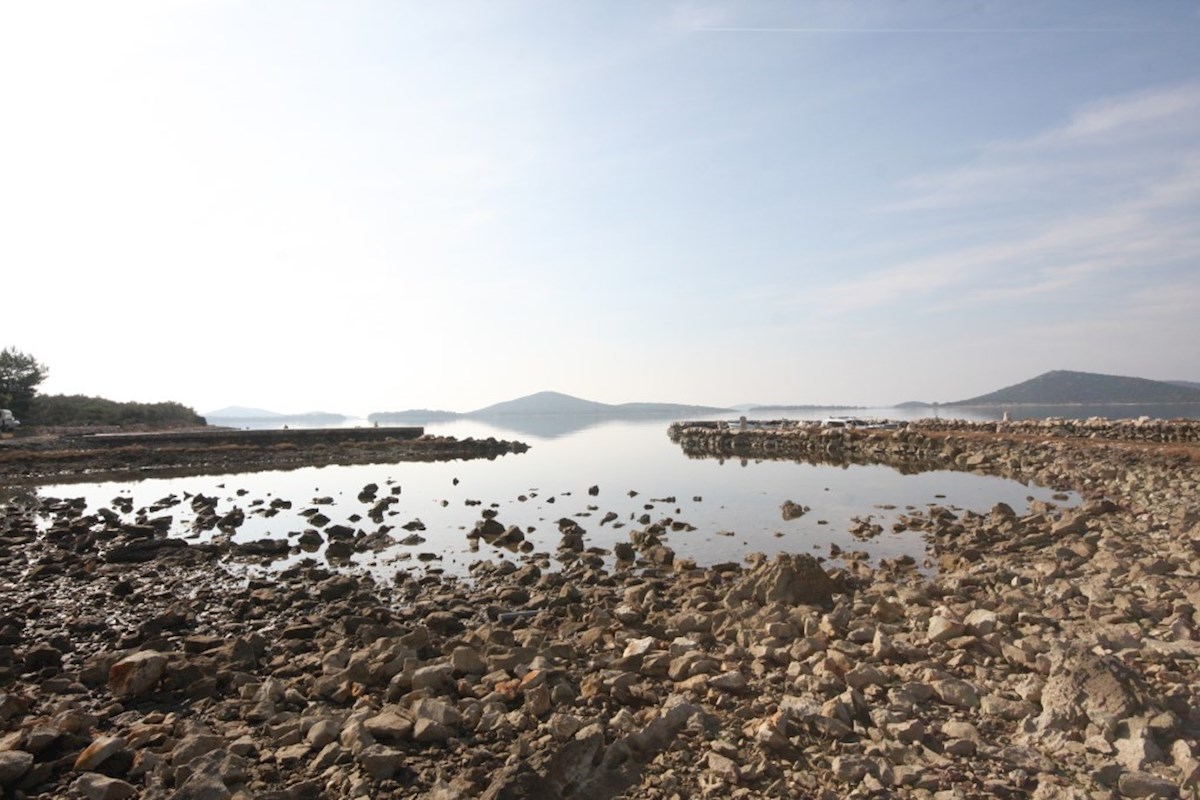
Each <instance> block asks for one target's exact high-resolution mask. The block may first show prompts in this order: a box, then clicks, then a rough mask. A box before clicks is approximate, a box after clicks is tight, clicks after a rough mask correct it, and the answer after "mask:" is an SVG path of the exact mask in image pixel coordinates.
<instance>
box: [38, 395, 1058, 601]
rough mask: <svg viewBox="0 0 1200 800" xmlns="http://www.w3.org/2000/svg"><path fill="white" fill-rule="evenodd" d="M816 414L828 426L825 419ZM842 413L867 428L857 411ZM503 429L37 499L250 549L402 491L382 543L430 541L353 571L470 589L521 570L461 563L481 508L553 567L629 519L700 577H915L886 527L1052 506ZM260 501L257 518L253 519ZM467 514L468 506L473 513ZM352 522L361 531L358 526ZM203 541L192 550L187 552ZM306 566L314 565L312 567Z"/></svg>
mask: <svg viewBox="0 0 1200 800" xmlns="http://www.w3.org/2000/svg"><path fill="white" fill-rule="evenodd" d="M814 413H819V414H820V415H821V416H824V415H826V414H828V413H830V412H825V411H823V412H814ZM850 413H853V414H855V415H857V416H872V415H876V412H874V411H870V410H862V409H856V410H854V411H852V412H850ZM887 414H888V415H890V416H892V417H893V418H895V417H896V416H897V414H896V412H895V411H894V410H887ZM878 415H879V416H883V415H884V412H883V411H880V412H879V413H878ZM576 422H578V420H576ZM509 423H510V424H511V426H512V427H509V428H505V427H500V426H498V425H491V424H486V423H482V422H478V421H454V422H451V423H446V424H436V425H435V424H431V425H427V426H426V429H427V431H428V432H429V433H435V434H443V435H453V436H457V437H460V438H465V437H467V436H474V437H476V438H485V437H488V436H495V437H496V438H508V439H512V438H520V439H521V440H523V441H525V442H527V443H528V444H530V445H531V447H530V450H529V451H528V452H526V453H523V454H517V455H507V456H503V457H501V458H497V459H495V460H492V461H488V460H471V461H452V462H444V463H401V464H382V465H363V466H330V467H308V468H302V469H297V470H290V471H271V472H253V473H242V474H236V475H222V476H208V477H205V476H201V477H186V478H170V479H155V478H151V479H146V480H141V481H116V482H105V483H96V484H77V483H76V484H64V485H48V486H43V487H40V489H39V492H40V494H41V495H42V496H51V497H63V498H65V497H85V498H86V499H87V501H88V503H89V507H90V508H91V509H92V510H95V508H96V507H98V506H108V505H110V504H111V503H112V500H113V499H114V498H115V497H129V498H132V499H133V504H134V507H135V509H137V508H143V507H146V506H149V505H150V504H152V503H154V502H156V501H158V500H160V499H162V498H165V497H167V496H170V495H175V496H177V497H180V498H182V497H184V496H185V493H186V494H189V495H191V494H196V493H203V494H205V495H209V496H216V497H217V498H219V503H218V506H217V511H218V513H222V514H223V513H225V512H227V511H230V510H232V509H234V508H235V507H237V508H241V509H242V510H243V511H244V512H245V513H246V520H245V523H244V524H243V525H242V526H241V527H240V528H239V529H238V532H237V534H236V536H235V537H234V540H235V541H249V540H255V539H261V538H267V537H288V536H289V535H295V534H296V533H298V532H300V531H302V530H304V529H306V528H309V527H311V526H310V525H309V523H308V521H307V519H306V518H305V517H302V516H300V514H299V512H300V511H303V510H304V509H306V508H316V507H318V506H316V505H315V504H314V500H316V499H317V498H325V497H331V498H333V500H334V502H333V503H332V504H331V505H320V506H319V508H320V510H321V512H322V513H323V514H325V515H326V516H328V517H329V518H330V519H331V523H332V524H337V523H340V524H345V525H350V526H352V527H354V528H357V529H361V530H363V531H364V532H366V533H372V532H374V531H376V530H377V529H378V527H379V526H378V525H376V524H374V523H372V522H371V520H370V519H369V518H367V517H366V512H367V510H368V509H369V508H370V505H371V504H370V503H363V502H360V501H359V500H358V499H357V495H358V494H359V492H360V491H361V490H362V488H363V487H364V486H365V485H366V484H368V483H377V484H379V486H380V491H379V496H380V497H383V496H386V495H388V494H389V493H390V492H391V489H392V487H399V491H400V493H399V495H398V498H399V502H398V503H396V504H395V505H393V506H392V507H391V512H392V513H391V514H389V515H388V516H387V517H385V519H384V524H386V525H390V526H393V529H392V530H391V531H390V533H391V535H392V536H394V537H396V538H397V539H399V538H402V537H404V536H407V535H408V533H409V532H408V531H406V530H403V529H401V527H400V526H401V525H403V524H405V523H409V522H412V521H414V520H419V521H420V522H421V524H423V525H424V527H425V529H424V530H422V531H416V532H417V533H418V534H419V535H420V536H422V537H424V538H425V540H426V541H425V542H423V543H421V544H417V545H411V546H410V545H395V546H392V547H390V548H388V549H387V550H384V551H382V552H380V553H377V554H376V553H373V554H364V555H359V556H356V557H355V563H356V564H358V565H361V566H363V567H367V568H370V569H372V570H374V571H376V572H378V573H380V574H381V575H382V576H383V577H388V575H389V573H391V572H393V571H395V570H397V569H427V568H433V569H441V570H444V571H445V572H446V573H451V574H465V573H466V570H467V567H468V566H469V564H470V563H471V562H472V561H473V560H475V559H478V558H491V559H515V558H519V556H518V555H517V554H514V553H510V552H508V551H505V550H502V549H498V548H494V547H492V546H490V545H487V544H485V543H482V542H481V543H479V545H478V550H477V551H476V552H473V551H472V549H471V543H470V541H469V540H468V538H467V535H466V534H467V532H468V531H469V530H470V529H471V528H473V526H474V524H475V522H476V521H477V520H479V519H480V518H481V511H482V510H483V509H485V508H494V510H495V511H496V512H497V520H498V521H499V522H501V523H503V524H504V525H506V526H508V525H517V526H520V527H521V528H522V529H523V530H526V531H527V534H526V535H527V538H528V540H529V541H531V542H533V544H534V545H535V548H536V551H538V552H545V553H549V554H551V555H553V553H554V552H555V549H556V547H557V545H558V541H559V539H560V535H559V532H558V526H557V524H556V523H557V521H558V520H559V519H560V518H563V517H570V518H572V519H575V520H576V521H577V522H578V523H579V524H580V525H581V526H582V527H583V529H584V531H585V543H586V545H587V546H596V547H601V548H605V549H611V548H612V546H613V545H614V544H615V543H617V542H619V541H626V540H627V538H628V534H629V532H630V531H631V530H634V529H636V528H640V527H641V525H640V524H639V523H637V521H636V520H637V518H639V517H641V516H642V515H643V514H648V515H649V516H650V518H651V519H652V520H654V521H658V520H661V519H663V518H665V517H669V518H671V519H674V520H678V521H681V522H686V523H689V524H690V525H692V526H694V527H695V530H693V531H679V532H675V533H671V534H670V535H669V536H668V537H667V538H666V542H667V544H669V545H670V546H671V547H672V548H673V549H674V550H675V551H676V553H677V555H678V556H680V557H691V558H695V559H696V560H697V562H699V563H701V564H712V563H717V562H723V561H738V560H741V559H742V558H744V557H745V555H746V554H748V553H751V552H756V551H758V552H765V553H775V552H779V551H792V552H801V551H803V552H813V553H815V554H817V555H821V554H827V553H828V552H829V548H830V545H831V544H837V545H839V546H840V547H842V548H843V549H847V550H853V549H859V550H866V551H867V552H869V553H870V554H871V556H872V557H874V558H880V557H891V556H897V555H901V554H908V555H912V556H914V557H915V558H917V559H918V561H921V560H923V558H924V552H925V548H924V542H923V541H922V540H921V538H920V537H919V536H918V535H914V534H912V533H899V534H897V533H892V532H891V522H893V521H894V520H895V518H896V515H898V514H900V513H903V512H904V511H905V510H906V508H925V507H926V506H928V505H930V504H938V505H945V506H951V507H955V508H960V509H973V510H977V511H981V512H986V511H987V510H988V509H990V508H991V507H992V505H994V504H995V503H997V502H1005V503H1008V504H1009V505H1011V506H1012V507H1013V508H1015V509H1017V511H1018V512H1021V511H1023V510H1025V509H1027V508H1028V503H1029V501H1030V500H1031V499H1035V498H1036V499H1039V500H1051V496H1052V492H1050V491H1049V490H1046V489H1043V488H1039V487H1033V486H1024V485H1022V484H1019V483H1017V482H1015V481H1009V480H1003V479H999V478H989V477H983V476H979V475H972V474H966V473H958V472H928V473H923V474H919V475H902V474H900V473H899V472H896V471H895V470H892V469H890V468H888V467H883V466H867V467H862V466H854V467H849V468H841V467H833V466H814V465H810V464H798V463H793V462H781V461H747V462H741V461H738V460H736V459H735V460H726V461H724V462H722V461H719V460H716V459H692V458H688V457H687V456H685V455H684V454H683V452H682V451H681V450H680V449H679V447H678V446H677V445H675V444H674V443H672V442H671V441H670V439H669V438H668V437H667V425H668V422H667V421H665V420H639V421H599V420H591V421H589V423H590V424H587V425H584V426H579V425H574V424H566V423H564V422H563V421H562V420H559V421H557V422H554V421H549V420H541V421H538V420H525V421H522V422H518V421H515V420H510V421H509ZM364 424H365V423H364ZM519 431H523V432H519ZM537 431H541V433H538V432H537ZM592 486H596V487H598V493H597V494H596V495H595V496H591V495H589V494H588V489H589V487H592ZM274 498H282V499H287V500H291V501H292V503H293V507H292V509H291V510H289V511H283V512H281V513H279V514H278V515H277V516H274V517H270V518H268V517H266V516H262V515H260V514H258V513H256V509H261V508H263V507H265V505H266V504H269V502H270V501H271V500H272V499H274ZM256 500H257V501H262V502H263V505H261V506H255V505H254V503H255V501H256ZM787 500H791V501H793V502H795V503H799V504H802V505H806V506H809V507H810V509H811V510H810V511H809V513H808V514H806V515H805V516H803V517H801V518H800V519H796V520H791V521H785V520H784V519H783V517H782V514H781V511H780V506H781V504H782V503H784V501H787ZM1073 500H1074V498H1072V499H1071V500H1069V501H1067V503H1069V502H1072V501H1073ZM476 501H478V503H479V505H475V504H474V503H475V502H476ZM884 506H891V507H892V508H885V507H884ZM608 512H612V513H615V514H616V515H617V519H616V520H615V521H614V522H610V523H608V524H605V525H602V524H601V520H602V518H603V517H604V516H605V514H606V513H608ZM158 513H161V514H173V515H174V517H175V529H176V530H177V531H183V532H186V531H187V530H188V529H189V526H190V523H191V520H192V518H193V514H192V512H191V508H190V505H189V504H188V503H186V502H185V503H182V504H179V505H176V506H174V507H173V508H170V509H167V510H165V511H162V512H158ZM355 515H358V516H360V517H361V519H358V520H355V519H354V516H355ZM132 516H133V515H130V518H131V519H132ZM867 516H870V517H872V518H873V520H874V521H876V522H879V523H880V524H882V525H883V526H884V529H885V532H884V533H883V534H882V535H880V536H879V537H877V538H875V539H873V540H870V541H867V542H862V541H859V540H857V539H855V538H854V537H853V536H851V535H850V533H849V532H848V529H849V527H850V526H851V524H852V519H853V518H854V517H860V518H862V517H867ZM615 523H624V527H622V528H616V527H614V525H615ZM210 535H211V534H200V535H197V536H196V539H197V540H203V539H205V538H208V536H210ZM421 553H426V554H434V555H436V556H437V560H433V561H430V562H427V563H426V562H420V561H419V560H418V554H421ZM316 557H318V558H320V557H321V554H320V553H319V552H318V553H317V554H316ZM278 563H279V562H277V564H276V565H277V566H278Z"/></svg>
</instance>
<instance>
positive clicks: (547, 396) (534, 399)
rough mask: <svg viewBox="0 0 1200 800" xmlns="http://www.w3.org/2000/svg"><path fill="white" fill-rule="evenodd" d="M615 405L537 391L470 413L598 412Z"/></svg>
mask: <svg viewBox="0 0 1200 800" xmlns="http://www.w3.org/2000/svg"><path fill="white" fill-rule="evenodd" d="M610 408H613V406H608V405H605V404H604V403H597V402H594V401H592V400H583V399H581V398H578V397H572V396H571V395H569V394H562V393H561V392H537V393H536V394H531V395H527V396H525V397H518V398H517V399H515V400H505V401H504V402H502V403H495V404H493V405H490V406H487V407H485V408H479V409H476V410H474V411H472V412H470V413H469V414H468V416H472V417H489V416H495V415H497V414H598V413H600V412H602V411H604V410H606V409H610Z"/></svg>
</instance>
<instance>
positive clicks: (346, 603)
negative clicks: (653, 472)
mask: <svg viewBox="0 0 1200 800" xmlns="http://www.w3.org/2000/svg"><path fill="white" fill-rule="evenodd" d="M689 435H690V434H689ZM697 435H698V434H697ZM782 438H790V437H782ZM809 438H814V439H815V438H819V437H809ZM828 438H829V439H833V438H836V437H828ZM739 441H743V443H745V442H746V441H749V440H741V439H739ZM839 441H840V443H841V447H840V448H833V451H834V452H841V453H846V452H852V453H854V454H856V457H857V454H863V455H862V457H864V458H865V457H867V454H869V453H871V452H877V453H880V454H885V455H886V454H892V455H891V456H890V457H891V458H893V459H894V460H896V461H897V462H899V461H901V460H903V459H910V460H918V461H921V462H925V461H929V462H933V463H939V464H941V465H943V467H946V466H957V467H959V468H970V469H980V470H990V471H995V472H998V473H1000V472H1005V471H1008V473H1009V474H1014V475H1028V476H1039V477H1041V478H1045V479H1046V480H1049V481H1052V482H1053V483H1054V485H1057V486H1060V487H1061V488H1063V489H1073V490H1075V491H1078V492H1079V493H1080V494H1081V495H1082V496H1083V497H1084V498H1085V500H1084V502H1082V503H1081V504H1080V505H1079V506H1078V507H1076V508H1069V509H1061V508H1055V507H1053V506H1052V505H1050V504H1045V503H1043V504H1038V505H1035V507H1034V508H1033V509H1031V511H1030V512H1029V513H1028V514H1025V515H1018V514H1016V513H1014V511H1013V510H1012V509H1011V508H1009V507H1007V506H1004V505H1002V504H1001V505H997V506H995V507H994V508H992V509H988V510H979V511H968V512H960V513H955V512H953V511H951V510H949V509H945V508H939V507H930V508H928V509H927V510H924V511H921V512H911V513H909V514H908V515H906V524H907V525H908V526H909V527H911V528H913V529H916V530H921V531H923V532H924V534H925V536H926V537H927V539H928V542H929V546H930V549H931V551H932V553H933V554H934V555H935V556H936V557H937V559H938V562H939V566H940V569H939V571H938V573H937V575H936V576H934V577H932V578H929V577H926V576H923V575H921V574H920V573H919V572H918V571H917V570H916V568H915V565H914V564H913V563H912V562H911V560H906V559H897V560H884V561H882V562H880V563H878V564H870V563H868V562H867V561H865V560H863V559H859V558H855V557H853V555H852V556H851V557H849V558H848V559H847V561H846V564H845V567H844V568H841V569H838V570H832V571H830V570H826V569H824V568H823V567H822V566H821V565H820V564H819V563H818V562H817V560H816V559H814V558H812V557H811V556H808V555H794V556H793V555H783V556H779V557H778V558H776V559H773V560H767V559H765V558H751V559H748V561H747V563H746V564H744V565H739V564H725V565H717V566H713V567H710V568H703V569H701V568H697V567H696V566H695V564H694V563H692V562H690V561H689V560H687V559H685V558H681V557H678V556H677V555H676V554H674V553H672V552H671V551H670V550H669V548H666V547H665V545H663V544H662V543H661V542H660V541H659V540H658V539H657V537H656V536H655V530H656V526H657V525H660V523H655V524H652V525H649V526H647V527H646V528H644V529H641V530H634V531H632V532H631V533H630V543H629V546H628V547H627V548H625V551H624V552H623V553H618V555H619V556H620V557H621V559H622V560H620V561H618V562H617V564H616V566H614V567H608V566H607V565H608V564H609V563H610V562H609V561H607V560H606V559H605V558H604V554H603V553H600V552H596V551H595V550H593V549H591V548H587V547H586V541H587V531H586V530H583V529H582V528H580V527H579V526H578V525H573V526H568V527H569V530H564V531H563V545H564V547H563V549H562V550H561V551H560V553H559V558H560V560H561V569H560V570H558V571H547V570H544V569H541V568H539V567H538V566H537V565H535V564H533V563H524V564H518V563H514V562H512V561H505V562H502V563H499V564H493V563H486V562H485V563H484V564H482V565H480V566H478V567H477V568H476V569H475V570H474V579H473V581H472V582H470V583H467V582H455V581H451V580H444V579H439V578H437V577H435V576H426V577H413V576H411V575H409V574H408V573H399V574H398V575H397V576H396V579H395V581H394V582H393V583H389V584H376V583H373V582H372V581H371V579H369V578H367V577H364V576H356V575H349V574H341V573H336V572H332V571H330V570H328V569H326V568H324V567H322V566H318V565H316V564H302V565H299V566H295V567H293V568H290V569H288V570H286V571H284V572H282V573H279V574H278V575H275V576H273V577H272V578H271V579H270V580H265V579H258V578H251V579H249V580H246V579H239V578H238V577H236V576H235V575H233V574H231V572H229V571H228V569H227V565H226V564H225V562H224V561H223V560H222V558H221V554H220V553H219V552H218V551H217V550H216V549H214V548H212V547H209V546H197V545H190V546H189V545H180V546H173V547H170V548H167V547H163V548H159V549H156V550H155V551H154V552H153V553H152V554H151V555H150V556H148V557H147V558H146V559H144V560H138V561H135V562H132V563H129V562H127V561H125V560H123V559H121V558H114V552H115V553H122V552H124V550H123V549H121V548H123V547H125V546H127V545H128V544H129V542H128V541H127V539H128V538H129V537H137V536H141V537H144V536H145V535H147V532H146V531H126V530H122V529H114V528H112V527H111V526H107V525H106V524H105V521H104V519H103V517H102V516H98V515H89V514H86V513H84V512H85V509H84V508H83V507H82V504H80V503H76V502H72V501H66V500H64V501H58V500H50V499H41V500H38V499H36V498H32V497H29V498H19V499H17V500H14V501H13V502H10V503H9V504H7V505H6V506H5V507H4V511H3V520H2V522H0V583H2V584H3V586H4V587H5V600H6V602H5V605H4V606H3V608H0V790H2V791H3V792H4V793H5V796H6V797H12V798H26V797H28V798H33V797H45V798H50V797H55V798H59V797H65V798H121V797H135V796H140V797H145V798H178V799H179V800H187V799H188V798H193V799H198V798H235V797H236V798H270V800H284V799H285V798H286V799H288V800H292V799H293V798H297V799H298V798H341V797H427V798H438V800H454V799H455V798H471V797H485V798H492V799H493V800H495V799H497V798H553V799H555V800H557V799H558V798H577V797H578V798H588V799H589V800H594V799H595V798H618V797H622V798H663V799H664V800H667V799H673V798H678V799H679V800H683V799H684V798H693V797H714V798H717V797H720V798H727V797H735V798H738V797H745V798H757V797H779V798H785V797H787V798H792V797H815V798H828V800H834V799H835V798H843V797H914V798H927V799H928V800H958V799H959V798H977V797H978V798H983V797H1012V798H1018V797H1021V798H1024V797H1033V798H1059V797H1066V798H1081V799H1082V798H1088V799H1089V800H1091V798H1109V797H1192V796H1194V795H1195V794H1196V792H1197V785H1198V782H1200V760H1198V756H1200V749H1198V748H1200V745H1198V736H1200V642H1198V641H1197V640H1198V634H1197V618H1196V607H1197V605H1198V604H1200V580H1198V577H1200V469H1198V467H1197V461H1196V453H1194V452H1192V451H1188V450H1186V449H1184V451H1183V452H1180V450H1179V448H1162V447H1147V446H1145V445H1142V444H1137V445H1129V444H1126V443H1121V442H1112V441H1107V440H1103V441H1099V440H1093V439H1084V438H1081V439H1060V438H1053V437H1050V438H1042V439H1038V440H1032V439H1021V438H1003V437H997V436H996V435H995V434H994V433H993V434H991V435H985V434H984V433H983V432H982V431H978V432H968V433H954V434H946V433H941V432H920V431H919V430H916V429H914V430H911V431H901V432H895V431H893V432H878V433H865V432H863V433H860V432H853V433H851V434H846V435H844V436H842V437H840V439H839ZM889 442H890V443H891V444H888V443H889ZM829 443H830V442H828V441H826V442H825V444H826V445H828V444H829ZM780 447H785V445H783V444H781V445H780ZM786 447H789V448H795V450H794V452H796V453H800V452H802V451H803V452H812V453H814V454H817V455H815V456H814V457H817V456H818V455H819V457H822V458H827V457H834V456H829V455H828V454H829V452H830V449H829V448H823V449H819V448H817V446H816V445H815V444H811V443H810V444H808V445H805V446H804V447H807V448H809V449H808V450H804V448H802V447H801V445H800V444H799V443H798V441H797V442H790V443H788V444H786ZM743 450H744V451H745V452H747V453H754V452H768V451H769V450H768V449H765V448H758V447H749V446H746V447H744V448H743ZM730 452H733V451H730ZM769 452H778V451H777V450H775V451H769ZM727 454H728V453H727ZM820 454H824V455H820ZM837 457H841V456H837ZM972 462H977V463H972ZM658 529H661V528H658ZM102 532H103V533H102ZM101 533H102V535H101ZM159 533H161V532H159ZM151 535H153V534H151Z"/></svg>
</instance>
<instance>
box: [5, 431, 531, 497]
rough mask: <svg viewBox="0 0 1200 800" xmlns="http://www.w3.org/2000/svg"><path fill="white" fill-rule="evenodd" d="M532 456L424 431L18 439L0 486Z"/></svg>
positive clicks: (500, 444) (494, 443) (503, 445)
mask: <svg viewBox="0 0 1200 800" xmlns="http://www.w3.org/2000/svg"><path fill="white" fill-rule="evenodd" d="M527 449H528V446H527V445H525V444H523V443H521V442H510V441H504V440H497V439H494V438H488V439H461V440H460V439H455V438H453V437H448V436H427V435H424V430H423V429H422V428H314V429H296V430H258V431H239V430H229V429H200V430H187V431H163V432H153V433H101V434H94V435H51V436H36V437H18V438H13V439H8V440H5V441H3V442H0V485H8V486H12V485H32V484H37V483H45V482H48V481H51V480H53V481H56V482H57V481H64V482H65V481H72V480H77V481H97V480H106V479H112V478H116V477H122V476H131V475H132V476H140V477H149V476H163V477H167V476H186V475H209V474H224V473H233V472H250V471H258V470H279V469H296V468H299V467H308V466H326V465H330V464H387V463H397V462H401V461H445V460H450V459H466V458H495V457H497V456H501V455H505V454H508V453H522V452H525V451H526V450H527Z"/></svg>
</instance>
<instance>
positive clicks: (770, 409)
mask: <svg viewBox="0 0 1200 800" xmlns="http://www.w3.org/2000/svg"><path fill="white" fill-rule="evenodd" d="M865 408H870V406H847V405H837V406H829V405H783V406H750V407H749V408H748V409H746V413H748V414H758V413H763V412H766V413H770V414H778V413H780V412H787V411H802V412H808V411H861V410H863V409H865Z"/></svg>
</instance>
